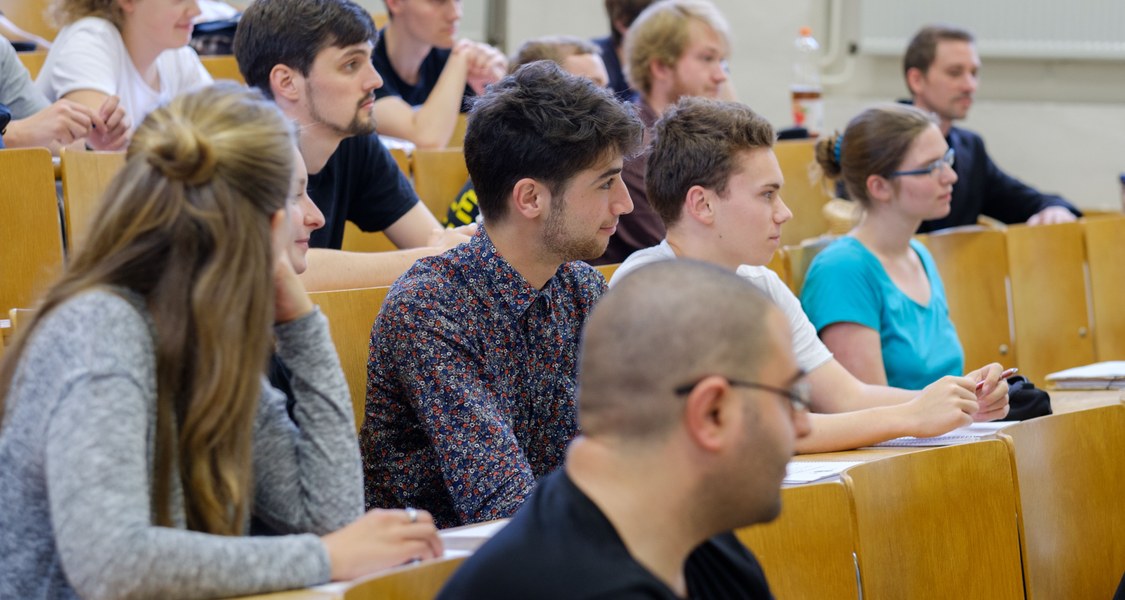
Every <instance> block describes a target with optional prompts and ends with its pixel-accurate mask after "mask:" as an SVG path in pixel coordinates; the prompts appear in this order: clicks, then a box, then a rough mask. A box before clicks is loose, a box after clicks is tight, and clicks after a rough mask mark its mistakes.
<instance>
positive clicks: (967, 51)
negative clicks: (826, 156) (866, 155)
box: [844, 25, 1082, 232]
mask: <svg viewBox="0 0 1125 600" xmlns="http://www.w3.org/2000/svg"><path fill="white" fill-rule="evenodd" d="M979 69H980V58H979V57H978V56H977V50H976V44H975V42H974V40H973V36H972V34H971V33H969V32H968V31H965V30H964V29H959V28H956V27H951V26H945V25H930V26H927V27H923V28H922V29H921V30H920V31H918V33H917V34H915V36H914V38H913V39H912V40H911V41H910V45H909V46H908V47H907V49H906V55H905V57H904V58H903V73H904V76H905V77H906V87H907V88H908V89H909V90H910V95H911V97H912V99H913V102H914V105H915V106H917V107H918V108H921V109H923V110H928V111H930V112H932V113H934V114H936V115H937V116H938V118H939V119H940V121H941V123H940V125H941V131H942V133H943V134H945V137H946V141H947V142H949V147H950V148H952V149H953V152H954V158H955V160H954V163H953V170H954V171H956V172H957V183H955V184H954V185H953V200H952V210H951V211H950V212H949V215H948V216H946V217H943V218H941V219H935V220H933V221H926V222H923V223H922V226H921V227H920V228H919V231H920V232H926V231H933V230H935V229H944V228H946V227H956V226H958V225H971V224H974V223H976V222H977V218H978V217H979V216H980V215H982V214H983V215H986V216H989V217H992V218H994V219H997V220H999V221H1003V222H1005V223H1023V222H1025V221H1026V222H1027V223H1028V224H1029V225H1036V224H1048V223H1065V222H1067V221H1073V220H1074V219H1075V218H1076V217H1079V216H1082V213H1080V212H1079V211H1078V209H1077V208H1075V207H1074V206H1072V205H1071V204H1070V203H1068V202H1067V201H1066V200H1063V199H1062V198H1061V197H1059V196H1054V195H1048V194H1043V193H1041V192H1039V191H1038V190H1035V189H1034V188H1032V187H1030V186H1028V185H1026V184H1024V183H1022V182H1020V181H1019V180H1018V179H1016V178H1014V177H1011V176H1010V175H1008V174H1007V173H1005V172H1004V171H1001V170H1000V168H999V167H997V166H996V164H995V163H993V162H992V159H991V158H989V156H988V152H987V151H986V150H985V148H984V140H982V139H981V137H980V136H979V135H977V134H976V133H973V132H972V131H969V130H967V129H961V128H959V127H954V126H953V121H955V120H959V119H964V118H965V116H966V115H968V113H969V108H970V107H971V106H972V104H973V95H974V94H975V93H976V90H977V84H978V82H979V74H978V71H979ZM844 143H845V144H846V143H847V140H844Z"/></svg>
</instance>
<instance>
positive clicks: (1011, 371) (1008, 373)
mask: <svg viewBox="0 0 1125 600" xmlns="http://www.w3.org/2000/svg"><path fill="white" fill-rule="evenodd" d="M1019 372H1020V370H1019V368H1018V367H1012V368H1010V369H1007V370H1005V371H1004V372H1003V373H1001V374H1000V379H1007V378H1009V377H1011V376H1012V375H1015V374H1016V373H1019ZM984 382H985V380H984V379H981V380H980V381H978V382H977V391H978V392H979V391H980V389H981V388H982V387H984Z"/></svg>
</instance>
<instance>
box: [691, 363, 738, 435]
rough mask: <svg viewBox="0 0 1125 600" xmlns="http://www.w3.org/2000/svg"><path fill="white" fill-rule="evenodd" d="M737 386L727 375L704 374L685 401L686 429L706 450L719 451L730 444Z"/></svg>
mask: <svg viewBox="0 0 1125 600" xmlns="http://www.w3.org/2000/svg"><path fill="white" fill-rule="evenodd" d="M733 393H734V392H733V390H732V389H731V387H730V383H728V382H727V380H726V379H723V378H722V377H719V376H717V375H713V376H710V377H704V378H703V379H702V380H701V381H700V382H699V383H697V384H696V385H695V387H693V388H692V390H691V392H690V393H689V394H688V397H687V399H686V400H685V401H684V429H685V431H686V432H687V435H688V437H689V438H690V439H691V440H692V441H693V442H694V443H695V445H696V446H697V447H698V448H699V449H700V450H702V451H704V452H719V451H721V450H722V449H723V448H724V447H725V446H726V444H727V441H728V438H729V436H730V432H731V429H732V427H733V426H734V425H733V424H734V419H735V413H734V409H735V406H734V404H735V402H737V399H736V398H734V396H733Z"/></svg>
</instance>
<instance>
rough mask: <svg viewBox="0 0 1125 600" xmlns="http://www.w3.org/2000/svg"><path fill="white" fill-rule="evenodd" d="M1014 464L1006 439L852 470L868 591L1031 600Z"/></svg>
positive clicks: (848, 479)
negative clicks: (1025, 574) (1027, 596)
mask: <svg viewBox="0 0 1125 600" xmlns="http://www.w3.org/2000/svg"><path fill="white" fill-rule="evenodd" d="M1012 471H1013V469H1012V462H1011V458H1010V456H1009V454H1008V448H1007V446H1006V445H1005V444H1004V443H1003V442H1001V441H999V440H987V441H981V442H973V443H968V444H960V445H954V446H945V447H941V448H930V449H926V450H922V451H918V452H910V453H904V454H901V455H898V456H894V457H889V458H886V459H883V460H873V461H869V462H866V463H864V464H861V465H858V466H855V467H852V468H850V469H848V470H847V471H845V472H844V475H843V481H844V484H845V486H846V487H847V489H848V492H849V494H850V496H851V501H852V508H853V515H854V518H855V522H854V526H855V531H856V542H857V543H856V548H857V551H856V555H857V557H858V563H859V571H860V576H861V587H862V590H863V596H864V597H865V598H913V597H930V598H990V599H999V598H1010V599H1011V600H1023V598H1024V586H1023V571H1022V566H1021V562H1020V545H1019V533H1018V524H1017V520H1016V511H1017V506H1018V503H1017V497H1016V489H1015V486H1014V485H1013V481H1014V477H1013V472H1012ZM920 594H921V596H920Z"/></svg>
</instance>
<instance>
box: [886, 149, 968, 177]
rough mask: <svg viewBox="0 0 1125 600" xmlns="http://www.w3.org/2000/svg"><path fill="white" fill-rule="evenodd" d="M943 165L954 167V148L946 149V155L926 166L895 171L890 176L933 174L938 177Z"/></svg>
mask: <svg viewBox="0 0 1125 600" xmlns="http://www.w3.org/2000/svg"><path fill="white" fill-rule="evenodd" d="M942 167H949V168H950V169H952V168H953V148H950V149H949V150H946V151H945V155H944V156H942V157H941V158H939V159H937V160H935V161H934V162H932V163H930V164H928V165H926V166H924V167H919V168H917V169H910V170H907V171H895V172H894V173H891V174H890V175H889V176H888V178H891V177H905V176H907V175H932V176H934V177H937V176H938V175H940V174H941V169H942Z"/></svg>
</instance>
